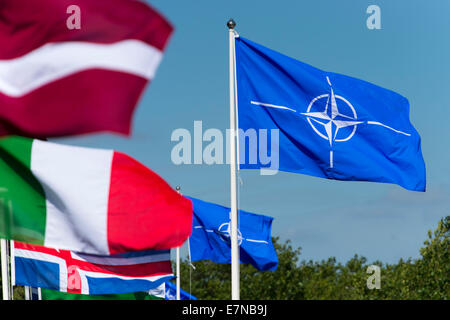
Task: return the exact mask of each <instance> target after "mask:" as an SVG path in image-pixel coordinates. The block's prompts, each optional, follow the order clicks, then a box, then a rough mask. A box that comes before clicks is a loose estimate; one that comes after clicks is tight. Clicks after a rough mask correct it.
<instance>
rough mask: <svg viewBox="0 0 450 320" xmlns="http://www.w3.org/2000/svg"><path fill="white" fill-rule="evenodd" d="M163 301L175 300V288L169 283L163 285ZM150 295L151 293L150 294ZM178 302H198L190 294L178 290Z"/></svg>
mask: <svg viewBox="0 0 450 320" xmlns="http://www.w3.org/2000/svg"><path fill="white" fill-rule="evenodd" d="M164 287H165V290H164V299H165V300H177V286H176V285H175V284H173V283H172V282H170V281H167V282H165V283H164ZM150 294H151V293H150ZM180 300H198V299H197V297H194V296H193V295H191V294H190V293H188V292H186V291H184V290H183V289H181V288H180Z"/></svg>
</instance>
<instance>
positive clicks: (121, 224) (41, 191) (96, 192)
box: [0, 137, 192, 255]
mask: <svg viewBox="0 0 450 320" xmlns="http://www.w3.org/2000/svg"><path fill="white" fill-rule="evenodd" d="M191 230H192V202H191V201H190V200H188V199H186V198H185V197H183V196H182V195H180V194H179V193H178V192H176V191H175V190H174V189H173V188H171V187H170V186H169V185H168V184H167V182H166V181H164V180H163V179H162V178H161V177H160V176H158V175H157V174H156V173H155V172H153V171H152V170H150V169H148V168H146V167H145V166H144V165H142V164H141V163H139V162H138V161H136V160H134V159H132V158H130V157H129V156H127V155H125V154H123V153H120V152H116V151H113V150H103V149H92V148H83V147H74V146H66V145H60V144H56V143H51V142H45V141H40V140H32V139H28V138H23V137H6V138H5V137H4V138H0V238H8V239H11V240H17V241H22V242H27V243H32V244H38V245H44V246H46V247H51V248H58V249H66V250H71V251H75V252H83V253H89V254H97V255H110V254H116V253H125V252H131V251H144V250H165V249H170V248H175V247H178V246H181V245H182V244H183V243H184V241H186V239H187V238H188V237H189V235H190V234H191Z"/></svg>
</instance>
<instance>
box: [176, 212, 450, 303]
mask: <svg viewBox="0 0 450 320" xmlns="http://www.w3.org/2000/svg"><path fill="white" fill-rule="evenodd" d="M273 241H274V245H275V249H276V251H277V255H278V260H279V265H278V268H277V270H276V271H266V272H260V271H258V270H256V269H255V268H253V267H252V266H251V265H248V264H241V282H240V285H241V298H242V299H269V300H271V299H275V300H291V299H295V300H297V299H312V300H318V299H332V300H341V299H347V300H358V299H391V300H400V299H401V300H403V299H449V298H450V284H449V282H450V258H449V241H450V216H447V217H446V218H444V219H442V220H441V221H439V223H438V226H437V229H436V230H435V231H434V232H431V231H429V232H428V239H427V240H426V241H425V242H424V245H425V246H424V247H423V248H422V249H420V254H421V257H420V258H419V259H416V260H412V259H408V260H403V259H400V261H399V262H398V263H397V264H392V265H390V264H385V265H384V264H383V263H381V262H379V261H376V262H373V263H371V264H369V263H367V259H366V258H364V257H360V256H358V255H355V256H354V257H353V258H352V259H350V260H349V261H347V263H345V264H341V263H338V262H337V261H336V259H335V258H329V259H328V260H323V261H320V262H317V261H316V262H315V261H301V262H300V261H299V258H300V248H297V249H294V248H292V246H291V245H290V242H289V241H287V242H286V243H284V244H280V243H279V239H278V238H273ZM369 265H376V266H378V267H380V275H381V278H380V279H381V288H380V289H372V290H371V289H369V288H368V287H367V279H368V278H369V276H370V275H371V274H370V273H367V268H368V266H369ZM194 266H195V270H194V269H193V268H192V267H191V266H189V265H188V263H187V261H183V263H182V265H181V286H182V287H183V288H184V290H187V291H190V292H191V293H192V294H193V295H194V296H196V297H198V298H199V299H230V295H231V287H230V282H231V276H230V273H231V272H230V271H231V267H230V265H229V264H218V263H212V262H210V261H198V262H195V263H194Z"/></svg>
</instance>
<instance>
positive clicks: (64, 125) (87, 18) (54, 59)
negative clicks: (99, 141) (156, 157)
mask: <svg viewBox="0 0 450 320" xmlns="http://www.w3.org/2000/svg"><path fill="white" fill-rule="evenodd" d="M74 7H76V8H78V11H73V9H71V10H69V9H70V8H74ZM76 14H78V15H79V17H78V18H79V21H80V28H79V29H72V28H70V27H69V26H68V25H70V21H71V19H72V18H71V15H76ZM73 18H76V17H73ZM172 32H173V27H172V26H171V24H170V23H169V22H168V21H167V20H166V19H165V18H164V17H163V16H161V15H160V14H159V13H158V12H156V11H155V10H154V9H153V8H151V7H150V6H148V5H147V4H146V3H144V2H143V1H136V0H131V1H130V0H97V1H91V0H3V1H2V4H1V6H0V135H7V134H18V135H22V136H30V137H34V138H47V137H56V136H67V135H76V134H84V133H90V132H98V131H112V132H116V133H120V134H126V135H128V134H130V130H131V121H132V115H133V112H134V109H135V107H136V105H137V103H138V101H139V98H140V96H141V95H142V93H143V90H144V89H145V87H146V85H147V83H148V82H149V81H151V80H152V79H153V78H154V76H155V73H156V70H157V68H158V66H159V64H160V62H161V60H162V58H163V52H164V50H165V48H166V45H167V43H168V40H169V38H170V36H171V34H172Z"/></svg>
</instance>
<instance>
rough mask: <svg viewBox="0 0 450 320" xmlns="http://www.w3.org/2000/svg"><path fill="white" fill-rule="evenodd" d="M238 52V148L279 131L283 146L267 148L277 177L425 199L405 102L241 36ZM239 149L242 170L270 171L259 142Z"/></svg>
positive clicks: (422, 165) (416, 143)
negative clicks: (389, 186) (380, 186)
mask: <svg viewBox="0 0 450 320" xmlns="http://www.w3.org/2000/svg"><path fill="white" fill-rule="evenodd" d="M235 48H236V89H237V102H238V107H237V108H238V127H239V129H242V130H241V132H240V141H244V142H245V141H246V140H245V139H246V138H245V137H246V136H247V134H245V133H248V132H249V130H255V131H256V132H261V130H268V131H271V130H273V129H275V130H277V131H278V136H276V135H275V136H276V137H278V140H277V141H274V139H273V137H272V141H269V144H270V145H271V148H270V150H272V151H271V153H276V154H271V155H270V157H271V158H272V159H273V158H275V157H277V160H278V168H275V169H277V170H281V171H287V172H295V173H302V174H307V175H311V176H317V177H321V178H327V179H335V180H354V181H373V182H385V183H394V184H398V185H400V186H402V187H404V188H405V189H408V190H413V191H425V185H426V177H425V163H424V160H423V156H422V151H421V140H420V136H419V134H418V133H417V131H416V130H415V129H414V127H413V126H412V124H411V122H410V120H409V102H408V100H407V99H406V98H404V97H403V96H401V95H399V94H397V93H395V92H393V91H390V90H387V89H384V88H381V87H379V86H376V85H374V84H371V83H368V82H366V81H362V80H359V79H356V78H352V77H349V76H345V75H341V74H337V73H331V72H325V71H322V70H319V69H317V68H314V67H312V66H310V65H308V64H305V63H302V62H300V61H298V60H295V59H293V58H290V57H287V56H285V55H283V54H281V53H278V52H276V51H273V50H271V49H268V48H266V47H263V46H261V45H259V44H257V43H254V42H252V41H250V40H247V39H245V38H242V37H239V36H238V37H236V41H235ZM268 131H266V132H268ZM263 137H264V136H262V135H261V134H260V136H259V138H260V139H261V138H263ZM242 138H243V139H242ZM240 144H241V146H240V148H239V149H240V151H239V153H240V156H239V159H240V160H239V163H240V168H241V169H261V168H267V167H268V165H267V162H265V161H262V160H263V159H261V155H260V154H261V153H262V154H264V152H267V151H264V150H260V148H261V145H262V144H261V141H260V143H253V144H252V143H248V144H245V143H240ZM263 145H264V144H263ZM274 146H275V147H274ZM266 148H267V147H266ZM261 151H264V152H261ZM252 155H256V156H252Z"/></svg>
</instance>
